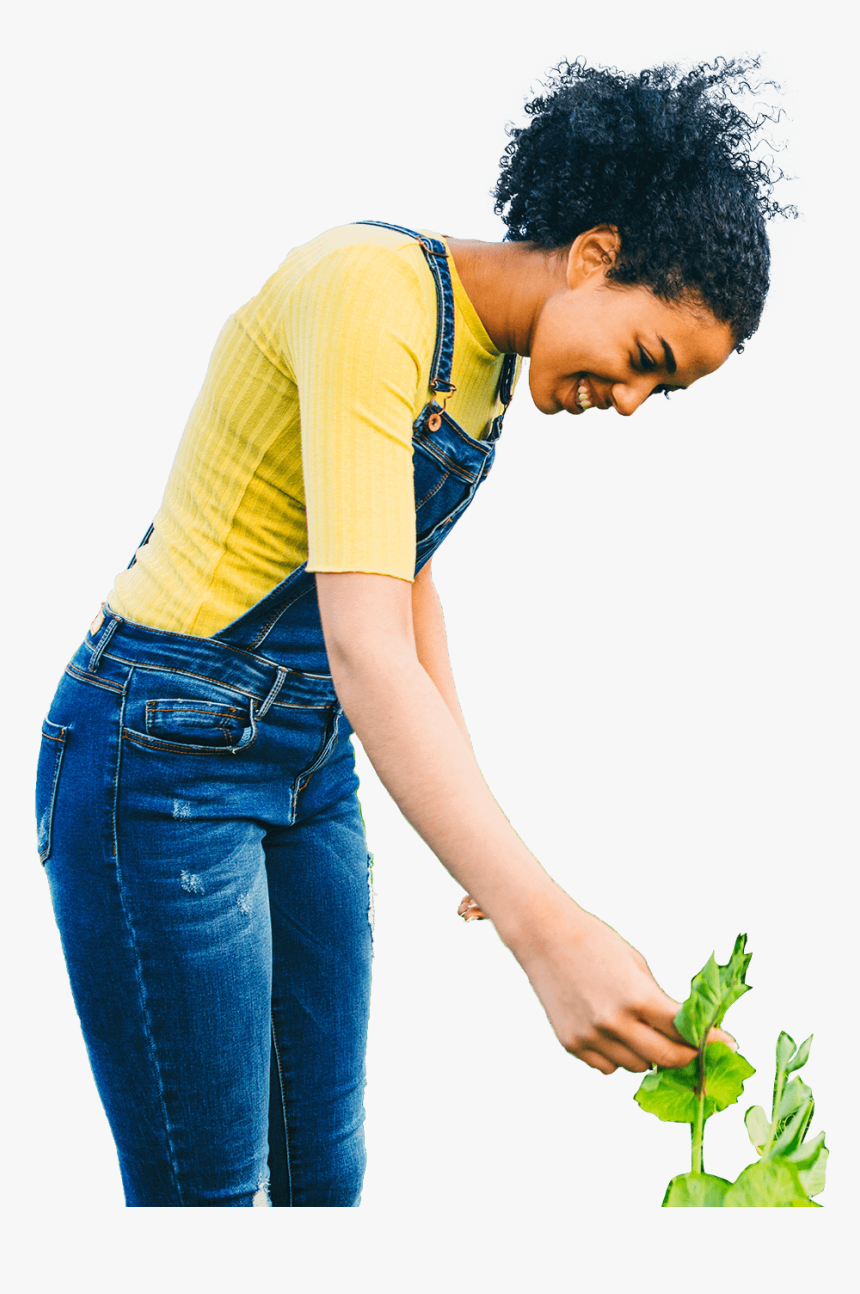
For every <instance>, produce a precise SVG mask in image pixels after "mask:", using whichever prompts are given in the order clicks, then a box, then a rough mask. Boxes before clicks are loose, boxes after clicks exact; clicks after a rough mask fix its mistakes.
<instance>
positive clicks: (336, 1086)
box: [36, 610, 373, 1208]
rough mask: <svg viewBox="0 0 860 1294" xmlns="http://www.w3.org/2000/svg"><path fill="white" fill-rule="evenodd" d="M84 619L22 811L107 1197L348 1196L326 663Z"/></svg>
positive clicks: (347, 1004)
mask: <svg viewBox="0 0 860 1294" xmlns="http://www.w3.org/2000/svg"><path fill="white" fill-rule="evenodd" d="M93 628H94V630H95V632H94V633H91V634H90V635H88V636H87V639H86V640H85V642H84V643H83V644H82V646H81V648H80V649H79V650H78V652H77V653H76V655H75V657H74V658H73V660H72V661H71V662H70V664H69V666H68V668H67V670H66V672H65V674H64V675H63V678H62V679H61V682H60V685H59V687H58V689H57V692H56V694H55V696H54V699H53V701H52V703H51V707H50V710H49V712H48V715H47V717H46V720H45V723H44V725H43V738H42V745H41V752H40V757H39V768H38V778H37V791H36V811H37V823H38V836H39V851H40V856H41V859H42V862H43V865H44V868H45V873H46V876H47V880H48V884H49V887H50V893H51V900H52V903H53V908H54V915H55V918H56V922H57V925H58V927H59V931H60V937H61V940H62V946H63V952H64V955H65V959H66V965H67V968H68V973H69V980H70V983H71V988H72V994H73V997H74V1001H75V1006H76V1008H77V1012H78V1015H79V1017H80V1023H81V1028H82V1030H83V1035H84V1039H85V1042H86V1046H87V1050H88V1053H89V1059H90V1064H91V1067H92V1071H93V1075H94V1077H95V1081H96V1084H97V1087H98V1091H99V1095H100V1097H101V1100H102V1103H103V1105H104V1109H105V1112H106V1114H107V1118H108V1120H109V1123H110V1127H111V1130H112V1133H113V1136H114V1140H115V1142H116V1147H117V1152H118V1156H119V1164H120V1170H121V1174H122V1181H123V1187H124V1191H125V1198H126V1204H127V1205H128V1206H132V1207H165V1206H167V1207H189V1206H204V1207H227V1208H239V1207H246V1206H256V1205H263V1206H267V1205H270V1204H271V1205H274V1206H308V1207H352V1206H356V1205H358V1203H359V1201H360V1197H361V1188H362V1182H363V1178H364V1170H365V1164H366V1154H365V1144H364V1102H363V1097H364V1086H365V1050H366V1043H367V1028H368V1018H369V1008H370V978H371V961H372V955H373V948H372V943H373V939H372V920H373V911H372V890H371V887H370V872H371V866H372V860H371V857H370V855H369V854H368V852H367V845H366V840H365V833H364V822H363V819H362V816H361V809H360V806H359V803H358V797H357V794H356V792H357V787H358V777H357V776H356V773H355V766H354V757H353V749H352V744H351V741H350V736H351V731H352V730H351V728H350V726H349V723H348V721H347V719H346V716H345V715H344V713H343V710H342V709H341V708H340V706H339V705H338V704H337V700H336V698H334V697H333V693H332V691H331V680H330V678H329V679H328V682H327V683H325V682H323V681H321V680H322V676H312V675H303V674H300V673H298V672H296V671H292V670H289V669H287V670H284V669H283V668H277V667H276V665H273V664H272V663H271V662H267V661H266V660H265V659H264V658H263V657H261V656H257V655H255V654H252V653H250V652H237V651H232V650H231V649H230V648H229V647H224V646H223V645H222V644H219V643H215V642H214V641H213V640H209V639H206V640H196V639H192V638H188V637H186V636H183V635H172V634H161V633H159V632H157V631H154V630H147V629H145V628H143V627H142V626H135V625H130V624H128V623H127V622H123V621H119V622H117V621H116V619H110V612H109V610H108V619H106V620H105V622H104V623H103V624H100V625H98V627H96V624H94V627H93ZM117 630H118V632H117ZM105 638H107V639H108V641H107V642H105V641H104V639H105ZM170 640H172V641H170Z"/></svg>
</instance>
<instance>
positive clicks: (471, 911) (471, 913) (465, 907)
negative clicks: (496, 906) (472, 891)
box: [457, 894, 487, 921]
mask: <svg viewBox="0 0 860 1294" xmlns="http://www.w3.org/2000/svg"><path fill="white" fill-rule="evenodd" d="M457 915H458V916H461V917H463V919H464V920H465V921H486V919H487V914H486V912H482V911H481V909H480V908H479V907H478V905H477V903H476V902H475V900H474V899H473V898H471V897H470V895H468V894H466V895H464V897H463V898H462V899H461V900H460V906H459V907H458V908H457Z"/></svg>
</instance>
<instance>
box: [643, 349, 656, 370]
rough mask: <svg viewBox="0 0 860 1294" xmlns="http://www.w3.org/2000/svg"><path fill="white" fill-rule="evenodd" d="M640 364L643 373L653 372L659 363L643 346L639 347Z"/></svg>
mask: <svg viewBox="0 0 860 1294" xmlns="http://www.w3.org/2000/svg"><path fill="white" fill-rule="evenodd" d="M639 364H640V366H641V368H642V372H643V373H653V372H654V369H655V368H656V367H657V365H656V364H655V363H654V361H653V359H652V358H651V356H650V355H649V354H648V352H647V350H645V349H644V348H643V347H642V346H640V347H639Z"/></svg>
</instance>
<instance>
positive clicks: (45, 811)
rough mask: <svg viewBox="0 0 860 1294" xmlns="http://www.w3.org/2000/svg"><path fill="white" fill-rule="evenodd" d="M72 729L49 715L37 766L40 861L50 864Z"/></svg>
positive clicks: (45, 722)
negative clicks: (64, 759)
mask: <svg viewBox="0 0 860 1294" xmlns="http://www.w3.org/2000/svg"><path fill="white" fill-rule="evenodd" d="M68 731H69V730H68V728H62V727H60V725H59V724H58V723H51V720H50V719H48V718H46V719H45V720H44V722H43V724H42V744H41V746H40V748H39V763H38V766H37V769H36V840H37V847H38V850H39V861H40V862H42V863H46V862H47V861H48V859H49V858H50V857H51V828H52V826H53V821H54V804H55V803H56V799H57V786H58V784H59V780H60V768H61V767H62V763H63V754H64V752H65V749H66V735H67V733H68Z"/></svg>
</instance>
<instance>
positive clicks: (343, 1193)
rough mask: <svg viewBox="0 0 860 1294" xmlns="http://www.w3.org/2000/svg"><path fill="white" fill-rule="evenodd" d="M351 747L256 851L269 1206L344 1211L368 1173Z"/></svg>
mask: <svg viewBox="0 0 860 1294" xmlns="http://www.w3.org/2000/svg"><path fill="white" fill-rule="evenodd" d="M357 787H358V778H357V777H356V775H355V768H354V757H353V750H352V745H351V743H350V742H349V741H348V740H344V741H342V742H339V743H338V746H337V748H336V750H335V752H334V755H333V757H332V758H331V759H330V760H329V761H328V762H327V764H326V765H325V766H324V768H323V769H322V770H320V772H318V773H317V774H315V775H314V778H313V779H312V780H311V782H310V783H309V785H308V787H307V788H306V790H304V791H303V792H302V794H301V796H300V798H299V803H298V812H297V817H296V821H295V823H294V824H293V825H292V826H290V827H285V828H281V829H274V830H270V831H269V832H267V834H266V837H265V840H264V842H263V847H264V849H265V853H266V869H267V874H268V883H269V903H270V910H271V919H272V960H273V982H272V1024H273V1045H272V1065H271V1101H270V1119H269V1146H270V1152H269V1169H270V1173H271V1192H272V1203H273V1205H275V1206H276V1207H277V1206H284V1205H288V1206H289V1205H292V1206H294V1207H295V1206H305V1207H328V1208H332V1207H352V1206H356V1205H358V1203H359V1200H360V1196H361V1187H362V1182H363V1179H364V1171H365V1165H366V1152H365V1142H364V1087H365V1053H366V1048H367V1030H368V1020H369V1011H370V980H371V960H372V907H371V890H370V884H369V862H370V857H369V855H368V851H367V844H366V840H365V833H364V822H363V819H362V816H361V809H360V806H359V802H358V797H357V794H356V789H357Z"/></svg>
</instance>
